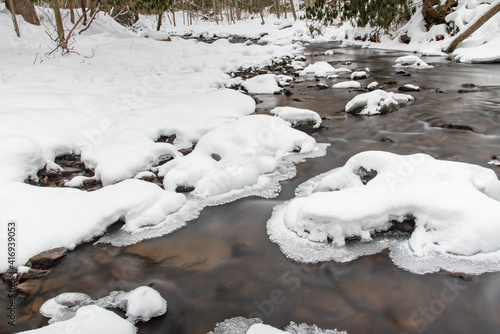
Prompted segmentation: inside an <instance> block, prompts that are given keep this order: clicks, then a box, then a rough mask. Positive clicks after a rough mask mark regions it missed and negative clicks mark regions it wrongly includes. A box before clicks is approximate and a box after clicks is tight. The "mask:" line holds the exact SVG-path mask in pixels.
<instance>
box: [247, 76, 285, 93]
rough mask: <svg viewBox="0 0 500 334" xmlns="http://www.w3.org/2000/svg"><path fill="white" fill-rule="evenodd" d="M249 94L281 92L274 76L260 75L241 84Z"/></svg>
mask: <svg viewBox="0 0 500 334" xmlns="http://www.w3.org/2000/svg"><path fill="white" fill-rule="evenodd" d="M241 85H242V86H243V88H245V89H246V90H247V92H249V93H250V94H274V93H279V92H281V88H280V87H279V86H278V82H277V77H276V75H275V74H261V75H258V76H256V77H253V78H250V79H247V80H245V81H243V83H242V84H241Z"/></svg>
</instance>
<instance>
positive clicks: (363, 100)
mask: <svg viewBox="0 0 500 334" xmlns="http://www.w3.org/2000/svg"><path fill="white" fill-rule="evenodd" d="M413 100H414V98H413V96H411V95H407V94H396V93H392V92H386V91H383V90H381V89H377V90H374V91H372V92H369V93H363V94H359V95H357V96H355V97H354V98H353V99H352V100H351V101H349V102H348V103H347V104H346V106H345V111H346V112H350V113H356V114H359V115H378V114H386V113H389V112H392V111H394V110H396V109H398V108H399V106H400V105H405V104H406V103H408V102H410V101H413Z"/></svg>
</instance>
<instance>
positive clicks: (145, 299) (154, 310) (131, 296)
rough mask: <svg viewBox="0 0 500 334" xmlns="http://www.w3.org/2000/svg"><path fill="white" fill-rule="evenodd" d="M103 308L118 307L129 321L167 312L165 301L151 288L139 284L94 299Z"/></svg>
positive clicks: (134, 321) (136, 320)
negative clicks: (128, 289) (131, 288)
mask: <svg viewBox="0 0 500 334" xmlns="http://www.w3.org/2000/svg"><path fill="white" fill-rule="evenodd" d="M96 304H97V305H99V306H101V307H105V308H111V307H112V308H119V309H122V310H124V311H126V314H125V316H126V317H127V319H129V320H130V321H131V322H133V323H136V322H138V321H148V320H149V319H151V318H154V317H157V316H160V315H163V314H165V312H167V301H166V300H165V299H163V297H162V296H161V295H160V294H159V292H158V291H156V290H155V289H153V288H150V287H148V286H140V287H138V288H136V289H134V290H132V291H129V292H124V291H113V292H112V293H111V294H110V295H109V296H107V297H104V298H101V299H99V300H97V301H96Z"/></svg>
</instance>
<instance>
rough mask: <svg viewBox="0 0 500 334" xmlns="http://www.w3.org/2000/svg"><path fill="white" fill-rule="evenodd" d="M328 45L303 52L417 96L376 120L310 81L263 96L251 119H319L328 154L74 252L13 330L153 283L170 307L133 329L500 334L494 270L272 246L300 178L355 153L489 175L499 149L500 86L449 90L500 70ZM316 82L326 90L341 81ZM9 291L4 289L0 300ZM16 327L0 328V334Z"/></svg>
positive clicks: (499, 277)
mask: <svg viewBox="0 0 500 334" xmlns="http://www.w3.org/2000/svg"><path fill="white" fill-rule="evenodd" d="M333 47H335V46H333ZM333 47H332V45H316V46H312V47H309V48H308V55H309V59H310V60H311V61H320V60H324V61H332V62H333V63H334V64H340V63H342V62H345V61H349V62H351V63H352V65H350V68H358V67H359V68H364V67H369V68H370V70H371V72H370V77H369V78H368V79H364V80H360V82H361V84H362V86H363V87H364V86H366V85H367V84H368V83H370V82H372V81H378V82H380V83H384V82H389V81H396V82H397V84H390V87H392V88H397V87H399V86H402V85H403V84H406V83H411V84H415V85H418V86H420V87H421V88H422V90H421V91H420V92H415V93H411V94H412V95H413V96H415V97H416V100H415V101H414V102H412V103H411V104H409V105H408V106H407V107H404V108H401V109H400V110H398V111H397V112H395V113H392V114H388V115H384V116H376V117H358V116H352V115H346V114H345V113H344V111H343V110H344V106H345V104H346V103H347V102H348V101H349V100H350V99H351V98H352V97H354V96H355V95H356V94H358V93H359V92H357V91H349V90H332V89H326V90H314V89H311V88H308V87H307V86H310V85H311V84H313V85H314V84H316V82H315V81H314V82H311V81H304V82H302V83H298V84H295V86H294V87H293V88H292V91H294V95H292V96H289V97H287V96H284V95H280V96H268V97H265V98H261V99H262V100H263V103H261V104H259V105H258V111H259V112H266V111H268V110H269V109H271V108H273V107H274V106H277V105H280V106H293V107H299V108H308V109H312V110H315V111H317V112H319V113H320V114H321V116H322V117H324V118H325V120H324V122H323V125H324V127H325V128H324V129H323V130H322V131H319V132H315V133H313V136H314V137H315V138H316V140H317V141H318V142H328V143H331V146H330V148H329V149H328V155H327V156H326V157H324V158H320V159H313V160H308V161H307V162H305V163H302V164H299V165H298V166H297V176H296V177H295V178H293V179H292V180H288V181H285V182H283V183H282V186H283V191H282V192H281V193H280V196H279V197H278V198H277V199H273V200H264V199H260V198H247V199H241V200H238V201H236V202H233V203H230V204H227V205H224V206H220V207H211V208H210V207H209V208H206V209H204V210H203V212H202V214H201V216H200V218H199V219H197V220H195V221H193V222H190V223H189V224H188V225H187V226H186V227H184V228H182V229H180V230H178V231H176V232H174V233H172V234H170V235H167V236H164V237H161V238H156V239H152V240H146V241H143V242H141V243H139V244H136V245H132V246H129V247H124V248H116V247H113V246H110V245H95V246H94V245H91V244H85V245H81V246H79V247H77V249H76V250H74V251H72V252H70V254H69V256H68V258H67V260H66V261H64V262H63V263H61V264H60V265H58V266H57V267H56V268H55V269H53V270H52V271H51V272H50V274H49V275H48V276H46V277H44V278H41V279H39V280H37V283H36V284H38V285H39V287H38V289H39V291H38V292H37V293H35V294H33V295H31V296H28V297H24V298H20V299H19V300H18V308H17V312H18V313H17V315H18V319H17V326H16V328H15V329H16V331H20V330H26V329H31V328H34V327H37V326H42V325H45V324H46V323H47V320H46V319H45V318H44V317H42V316H41V315H39V314H38V309H39V307H40V305H41V304H42V303H43V302H44V301H45V300H47V299H49V298H52V297H54V296H56V295H58V294H60V293H63V292H68V291H78V292H83V293H87V294H89V295H90V296H91V297H92V298H94V299H96V298H99V297H102V296H105V295H107V294H109V292H110V291H113V290H130V289H133V288H135V287H137V286H140V285H150V286H153V287H154V288H156V289H158V290H159V291H160V293H161V294H162V295H163V296H164V297H165V298H166V299H167V300H168V312H167V314H166V315H165V316H163V317H159V318H156V319H153V320H150V321H149V322H147V323H145V324H139V325H138V327H139V333H179V334H181V333H190V334H191V333H192V334H198V333H206V332H208V331H210V330H212V329H213V328H214V326H215V323H217V322H220V321H223V320H224V319H227V318H231V317H233V316H245V317H248V316H256V315H258V316H262V317H263V318H264V321H265V322H266V323H268V324H271V325H273V326H276V327H280V328H282V327H284V326H285V325H287V324H288V323H289V321H290V320H293V321H295V322H306V323H309V324H317V325H318V326H320V327H322V328H338V329H341V330H347V331H349V333H384V334H389V333H404V332H408V333H423V332H427V333H438V332H439V333H466V332H474V333H495V332H499V331H500V320H498V319H499V318H498V317H497V314H496V313H497V312H498V311H497V310H498V309H499V308H500V298H499V297H500V288H499V286H500V284H499V283H500V274H497V273H492V274H484V275H481V276H475V277H468V276H460V275H450V274H447V273H439V274H430V275H423V276H422V275H414V274H411V273H408V272H406V271H403V270H401V269H399V268H397V267H395V266H394V265H393V264H392V262H391V260H390V259H389V257H388V255H387V253H386V252H384V253H381V254H377V255H373V256H368V257H364V258H361V259H358V260H355V261H352V262H350V263H345V264H340V263H333V262H327V263H321V264H300V263H295V262H293V261H291V260H289V259H287V258H285V257H284V256H283V255H282V253H281V252H280V251H279V249H278V247H277V246H276V245H275V244H273V243H271V242H270V241H269V239H268V237H267V233H266V227H265V224H266V222H267V220H268V219H269V217H270V216H271V212H272V208H273V207H274V206H275V205H276V204H280V203H282V202H283V201H285V200H287V199H290V198H292V197H293V194H294V190H295V188H296V186H297V185H298V184H300V183H302V182H304V181H306V180H307V179H309V178H310V177H312V176H314V175H317V174H319V173H322V172H325V171H327V170H329V169H331V168H334V167H339V166H341V165H343V164H344V163H345V162H346V161H347V160H348V159H349V158H350V157H351V156H353V155H354V154H356V153H359V152H361V151H365V150H385V151H390V152H394V153H399V154H410V153H416V152H424V153H428V154H431V155H432V156H434V157H436V158H440V159H448V160H457V161H463V162H469V163H475V164H478V165H481V166H484V167H490V166H489V165H487V161H488V160H489V159H490V157H491V155H494V154H498V153H500V150H499V147H500V137H499V133H500V132H499V126H500V119H499V112H500V107H499V105H500V94H499V90H498V88H489V89H487V90H484V91H482V92H477V93H466V94H460V93H457V92H456V91H457V90H458V89H460V87H461V85H462V84H463V83H469V82H472V83H475V84H476V85H480V86H496V87H499V86H500V75H499V74H500V66H499V65H492V64H489V65H467V64H454V63H451V62H450V61H448V60H446V59H443V58H424V60H425V61H426V62H428V63H432V64H433V65H434V66H435V68H434V69H432V70H421V71H408V72H410V73H411V76H400V75H395V74H394V72H395V71H394V68H393V67H392V65H393V64H394V59H395V58H396V57H398V56H400V55H403V53H398V52H389V51H382V50H368V49H352V48H337V47H335V48H334V51H335V53H334V55H332V56H325V55H324V54H323V53H324V51H326V50H329V49H332V48H333ZM321 81H322V82H325V83H327V84H328V85H329V86H331V85H332V84H333V83H335V82H337V81H333V80H326V79H321ZM436 90H440V91H442V92H440V93H439V92H436ZM299 101H300V102H299ZM443 124H462V125H468V126H470V127H471V128H472V131H468V130H455V129H443V128H441V127H440V126H442V125H443ZM495 171H496V172H497V173H498V169H495ZM360 205H362V204H360ZM6 288H7V287H6V286H5V285H1V287H0V290H1V291H0V293H1V297H0V298H1V299H0V301H1V302H2V305H4V302H6ZM10 331H11V329H10V328H8V327H7V324H6V322H5V321H2V322H1V323H0V332H2V333H3V332H10Z"/></svg>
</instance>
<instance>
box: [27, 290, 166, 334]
mask: <svg viewBox="0 0 500 334" xmlns="http://www.w3.org/2000/svg"><path fill="white" fill-rule="evenodd" d="M108 308H117V309H121V310H123V311H125V312H126V314H125V316H126V317H127V320H124V319H122V318H121V317H119V316H118V315H116V314H115V313H113V312H111V311H108V310H107V309H108ZM166 312H167V301H166V300H165V299H163V297H162V296H161V295H160V294H159V293H158V291H156V290H155V289H153V288H151V287H148V286H140V287H138V288H136V289H134V290H131V291H129V292H124V291H113V292H111V294H110V295H109V296H106V297H103V298H101V299H99V300H92V298H90V296H88V295H86V294H84V293H79V292H66V293H62V294H60V295H58V296H56V297H54V298H51V299H49V300H47V301H46V302H45V303H43V305H42V306H41V307H40V313H41V314H42V315H44V316H45V317H48V318H50V320H49V325H48V326H46V327H42V328H40V329H36V330H33V331H27V332H22V333H59V331H61V330H64V329H68V328H73V329H76V330H78V332H79V333H103V334H104V333H117V334H126V333H135V332H136V328H135V327H134V326H133V324H135V323H137V322H138V321H148V320H150V319H151V318H154V317H158V316H161V315H163V314H165V313H166ZM61 333H62V332H61Z"/></svg>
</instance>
